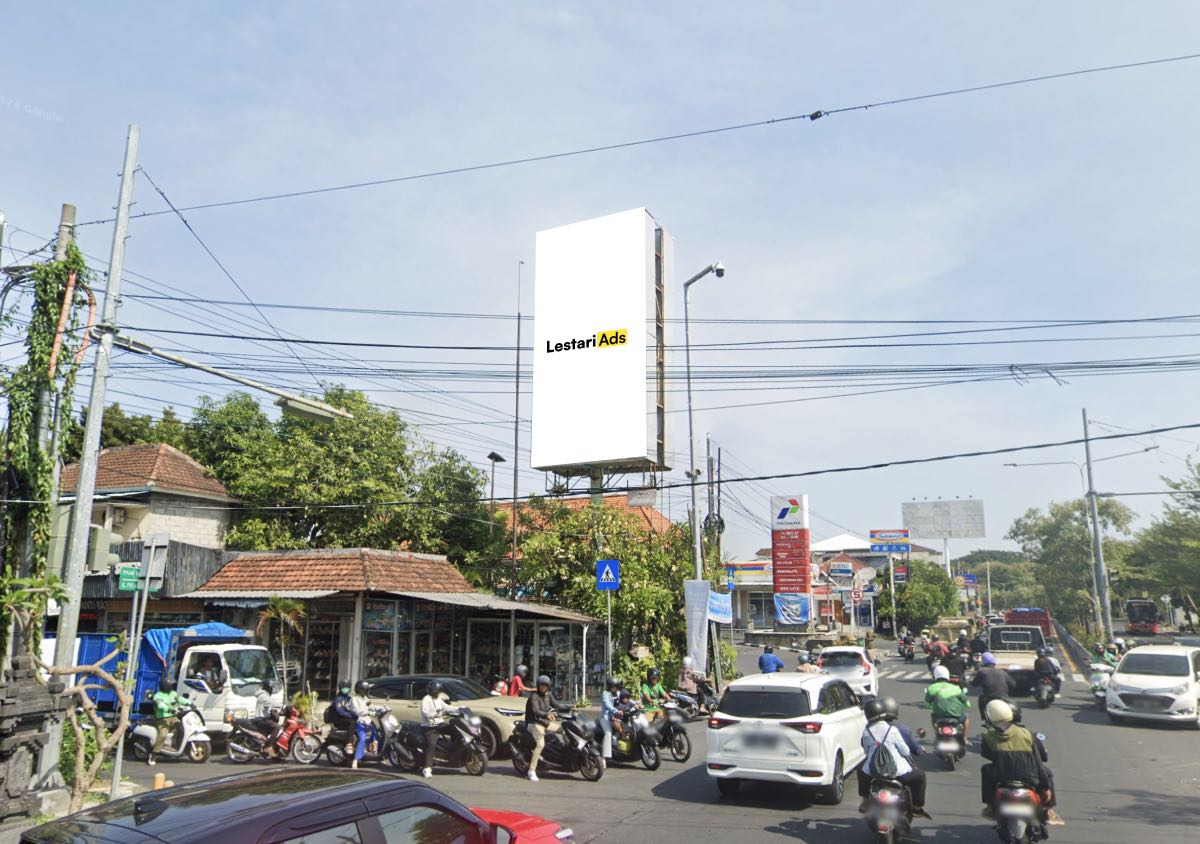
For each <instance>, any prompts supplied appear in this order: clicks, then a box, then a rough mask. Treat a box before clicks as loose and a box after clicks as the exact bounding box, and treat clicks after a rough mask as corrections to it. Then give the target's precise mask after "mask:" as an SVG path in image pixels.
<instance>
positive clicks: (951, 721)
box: [933, 718, 967, 771]
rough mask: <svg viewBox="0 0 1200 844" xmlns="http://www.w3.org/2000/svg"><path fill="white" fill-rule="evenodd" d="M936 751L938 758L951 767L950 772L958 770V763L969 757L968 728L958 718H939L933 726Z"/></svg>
mask: <svg viewBox="0 0 1200 844" xmlns="http://www.w3.org/2000/svg"><path fill="white" fill-rule="evenodd" d="M933 734H934V750H936V751H937V755H938V758H939V759H941V760H942V761H943V762H945V763H946V764H947V765H949V766H950V770H952V771H953V770H955V769H957V768H958V763H959V762H960V761H962V758H963V757H964V756H966V755H967V740H966V728H964V727H963V723H962V721H959V720H958V719H956V718H939V719H938V720H937V721H936V722H934V725H933Z"/></svg>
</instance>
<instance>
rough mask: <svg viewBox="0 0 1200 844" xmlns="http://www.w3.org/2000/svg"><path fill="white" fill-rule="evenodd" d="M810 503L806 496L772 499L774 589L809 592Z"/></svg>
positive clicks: (782, 591)
mask: <svg viewBox="0 0 1200 844" xmlns="http://www.w3.org/2000/svg"><path fill="white" fill-rule="evenodd" d="M810 549H811V539H810V537H809V532H808V502H807V500H806V499H805V498H804V497H803V496H795V497H781V496H773V497H772V498H771V568H772V574H773V591H774V592H776V593H777V594H778V593H806V592H808V591H809V586H810V585H811V573H810Z"/></svg>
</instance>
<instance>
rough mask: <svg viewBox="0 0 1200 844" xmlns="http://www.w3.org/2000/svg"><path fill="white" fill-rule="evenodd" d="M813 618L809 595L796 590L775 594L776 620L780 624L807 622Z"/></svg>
mask: <svg viewBox="0 0 1200 844" xmlns="http://www.w3.org/2000/svg"><path fill="white" fill-rule="evenodd" d="M810 618H812V607H811V605H810V604H809V602H808V596H807V595H802V594H799V593H794V592H777V593H776V594H775V620H776V621H778V622H779V623H780V624H807V623H808V621H809V619H810Z"/></svg>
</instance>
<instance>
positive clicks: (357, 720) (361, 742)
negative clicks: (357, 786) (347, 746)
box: [350, 680, 377, 768]
mask: <svg viewBox="0 0 1200 844" xmlns="http://www.w3.org/2000/svg"><path fill="white" fill-rule="evenodd" d="M370 691H371V684H370V683H368V682H367V681H366V680H359V681H358V682H357V683H355V684H354V694H353V695H352V696H351V697H350V712H351V714H352V715H353V716H354V760H353V761H352V762H351V763H350V767H351V768H357V767H358V763H359V761H360V760H361V759H362V758H363V756H365V755H366V752H367V743H368V742H371V741H376V740H377V737H376V733H375V725H374V724H372V723H371V701H370V700H368V698H367V693H368V692H370Z"/></svg>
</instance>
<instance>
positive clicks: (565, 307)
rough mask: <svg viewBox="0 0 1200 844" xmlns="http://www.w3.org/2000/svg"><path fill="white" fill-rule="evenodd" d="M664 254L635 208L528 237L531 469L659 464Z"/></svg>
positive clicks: (666, 280) (574, 470) (667, 268)
mask: <svg viewBox="0 0 1200 844" xmlns="http://www.w3.org/2000/svg"><path fill="white" fill-rule="evenodd" d="M671 252H672V248H671V240H670V238H669V237H668V236H666V234H665V233H664V232H663V231H662V229H661V227H660V226H659V225H658V224H657V223H656V222H655V220H654V218H653V217H651V216H650V213H649V212H648V211H647V210H646V209H645V208H635V209H633V210H632V211H624V212H621V213H619V214H610V215H608V216H606V217H597V218H595V219H592V220H585V221H583V222H581V223H573V224H571V225H568V226H561V227H559V228H555V229H547V230H545V231H540V232H538V233H537V239H536V255H535V270H534V323H533V419H532V424H533V441H532V449H531V459H530V463H531V465H532V467H533V468H534V469H538V470H539V471H552V472H558V473H559V474H564V475H574V474H586V473H587V471H588V470H589V469H593V468H599V469H604V470H606V471H618V470H635V471H637V470H641V471H645V470H648V469H650V468H653V467H655V466H659V467H661V464H662V462H663V457H664V455H665V424H664V417H663V413H664V412H665V407H664V406H663V405H664V396H665V392H664V391H663V390H662V389H661V385H662V380H661V379H662V363H661V360H662V359H661V357H660V351H661V349H662V346H663V343H664V339H663V325H664V321H663V314H664V312H665V302H664V295H665V290H666V289H667V288H669V287H670V286H671V284H672V279H671V275H670V272H671Z"/></svg>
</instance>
